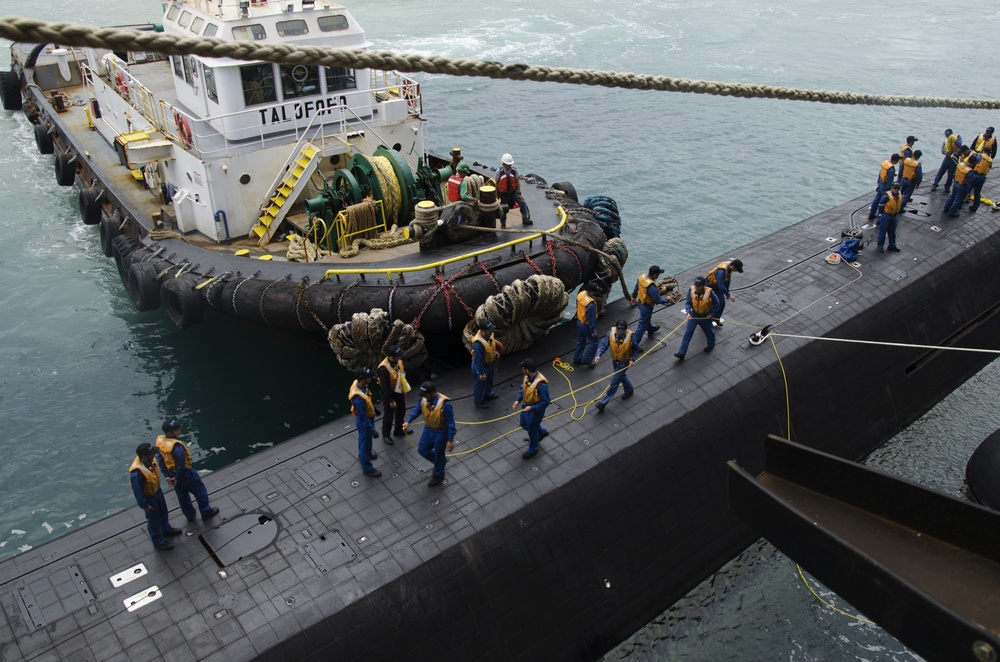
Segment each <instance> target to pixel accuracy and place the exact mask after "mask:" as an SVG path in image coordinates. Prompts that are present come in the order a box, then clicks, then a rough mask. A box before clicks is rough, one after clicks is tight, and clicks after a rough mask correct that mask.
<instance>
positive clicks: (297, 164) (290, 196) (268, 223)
mask: <svg viewBox="0 0 1000 662" xmlns="http://www.w3.org/2000/svg"><path fill="white" fill-rule="evenodd" d="M320 155H321V151H320V149H319V148H318V147H316V146H315V145H313V144H312V143H311V142H304V143H302V145H301V147H300V148H299V151H298V153H297V154H296V155H295V158H293V159H292V160H291V162H290V163H289V164H288V165H287V168H288V170H287V173H286V174H285V176H284V177H283V178H281V180H280V181H279V182H278V185H277V187H276V188H275V189H274V191H273V193H272V195H271V197H270V198H269V199H268V201H267V202H266V203H265V204H264V205H263V206H262V208H261V215H260V216H258V217H257V223H256V224H255V225H254V226H253V227H252V228H251V230H250V231H251V232H252V235H254V236H256V237H257V238H258V241H257V244H258V245H259V246H265V245H267V243H268V242H269V241H271V237H272V236H273V235H274V232H275V230H277V229H278V226H279V225H281V221H282V220H283V219H284V218H285V216H286V215H287V214H288V211H289V209H290V208H291V206H292V203H291V202H289V200H291V201H294V200H296V199H297V198H298V194H299V193H300V192H301V191H302V189H303V188H304V187H305V185H306V183H307V182H308V181H309V178H310V177H311V176H312V174H313V173H314V172H315V171H316V168H317V166H318V165H319V158H318V157H319V156H320Z"/></svg>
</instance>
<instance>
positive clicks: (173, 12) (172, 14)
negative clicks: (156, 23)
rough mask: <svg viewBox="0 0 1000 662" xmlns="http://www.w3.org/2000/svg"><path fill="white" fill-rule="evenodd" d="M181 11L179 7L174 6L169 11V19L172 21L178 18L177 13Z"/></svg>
mask: <svg viewBox="0 0 1000 662" xmlns="http://www.w3.org/2000/svg"><path fill="white" fill-rule="evenodd" d="M179 11H180V9H179V8H178V7H177V5H174V6H173V7H171V8H170V9H168V10H167V19H168V20H170V21H172V20H174V19H175V18H177V12H179Z"/></svg>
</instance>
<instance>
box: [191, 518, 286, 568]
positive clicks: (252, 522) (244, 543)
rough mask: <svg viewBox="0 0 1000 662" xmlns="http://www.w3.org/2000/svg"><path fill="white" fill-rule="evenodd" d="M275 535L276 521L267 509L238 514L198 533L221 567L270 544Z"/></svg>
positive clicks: (276, 532) (276, 534)
mask: <svg viewBox="0 0 1000 662" xmlns="http://www.w3.org/2000/svg"><path fill="white" fill-rule="evenodd" d="M277 538H278V522H277V521H275V520H274V519H273V518H272V517H271V515H268V514H266V513H247V514H245V515H240V516H239V517H235V518H233V519H231V520H229V521H228V522H226V523H225V524H223V525H222V526H220V527H218V528H216V529H212V530H211V531H206V532H205V533H203V534H201V535H200V536H198V539H199V540H200V541H201V544H202V545H204V546H205V549H207V550H208V553H209V554H211V555H212V558H213V559H214V560H215V562H216V563H217V564H218V565H219V567H220V568H225V567H226V566H228V565H232V564H233V563H236V562H237V561H239V560H240V559H242V558H243V557H244V556H249V555H250V554H254V553H256V552H259V551H260V550H262V549H264V548H265V547H269V546H270V545H271V544H272V543H274V541H275V540H276V539H277Z"/></svg>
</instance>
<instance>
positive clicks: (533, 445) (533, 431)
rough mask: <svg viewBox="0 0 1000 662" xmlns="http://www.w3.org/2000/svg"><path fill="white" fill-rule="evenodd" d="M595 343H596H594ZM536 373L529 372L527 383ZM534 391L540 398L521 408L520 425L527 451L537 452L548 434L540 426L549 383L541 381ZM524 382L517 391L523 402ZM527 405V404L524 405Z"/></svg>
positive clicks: (546, 403)
mask: <svg viewBox="0 0 1000 662" xmlns="http://www.w3.org/2000/svg"><path fill="white" fill-rule="evenodd" d="M595 345H596V343H595ZM537 375H538V371H535V372H533V373H531V375H529V376H528V383H529V384H530V383H531V382H533V381H535V377H536V376H537ZM535 393H537V394H538V397H539V398H540V400H539V401H538V402H536V403H535V404H533V405H530V406H531V409H530V410H529V411H524V408H523V407H522V409H521V421H520V422H521V427H522V428H524V431H525V432H527V433H528V452H529V453H537V452H538V442H540V441H541V440H542V439H544V438H545V437H547V436H549V431H548V430H546V429H545V428H543V427H542V419H544V418H545V408H546V407H548V406H549V385H548V384H546V383H545V382H542V383H541V384H539V385H538V388H536V389H535ZM523 397H524V382H523V381H522V382H521V388H520V389H518V391H517V400H518V402H520V403H522V405H523V404H524V400H522V398H523ZM525 406H527V405H525Z"/></svg>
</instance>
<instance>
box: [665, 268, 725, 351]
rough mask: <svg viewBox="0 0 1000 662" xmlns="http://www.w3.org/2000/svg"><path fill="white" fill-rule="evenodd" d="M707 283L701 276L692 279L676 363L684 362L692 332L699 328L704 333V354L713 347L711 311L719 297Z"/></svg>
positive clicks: (716, 304) (713, 334)
mask: <svg viewBox="0 0 1000 662" xmlns="http://www.w3.org/2000/svg"><path fill="white" fill-rule="evenodd" d="M707 285H708V282H707V281H706V280H705V279H704V278H703V277H701V276H698V277H697V278H695V279H694V285H692V286H691V289H689V290H688V293H687V298H686V299H685V301H686V303H687V327H685V329H684V337H683V338H682V339H681V348H680V349H679V350H677V353H676V354H674V356H676V357H677V360H678V361H683V360H684V355H685V354H687V350H688V345H690V344H691V338H692V337H693V336H694V330H695V329H697V328H698V327H699V326H700V327H701V330H702V331H704V332H705V339H706V340H707V341H708V345H707V346H706V347H705V351H706V352H711V351H712V348H713V347H715V329H713V328H712V311H713V310H715V309H716V308H717V307H718V305H719V297H717V296H715V292H714V291H713V290H712V288H710V287H708V286H707Z"/></svg>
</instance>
